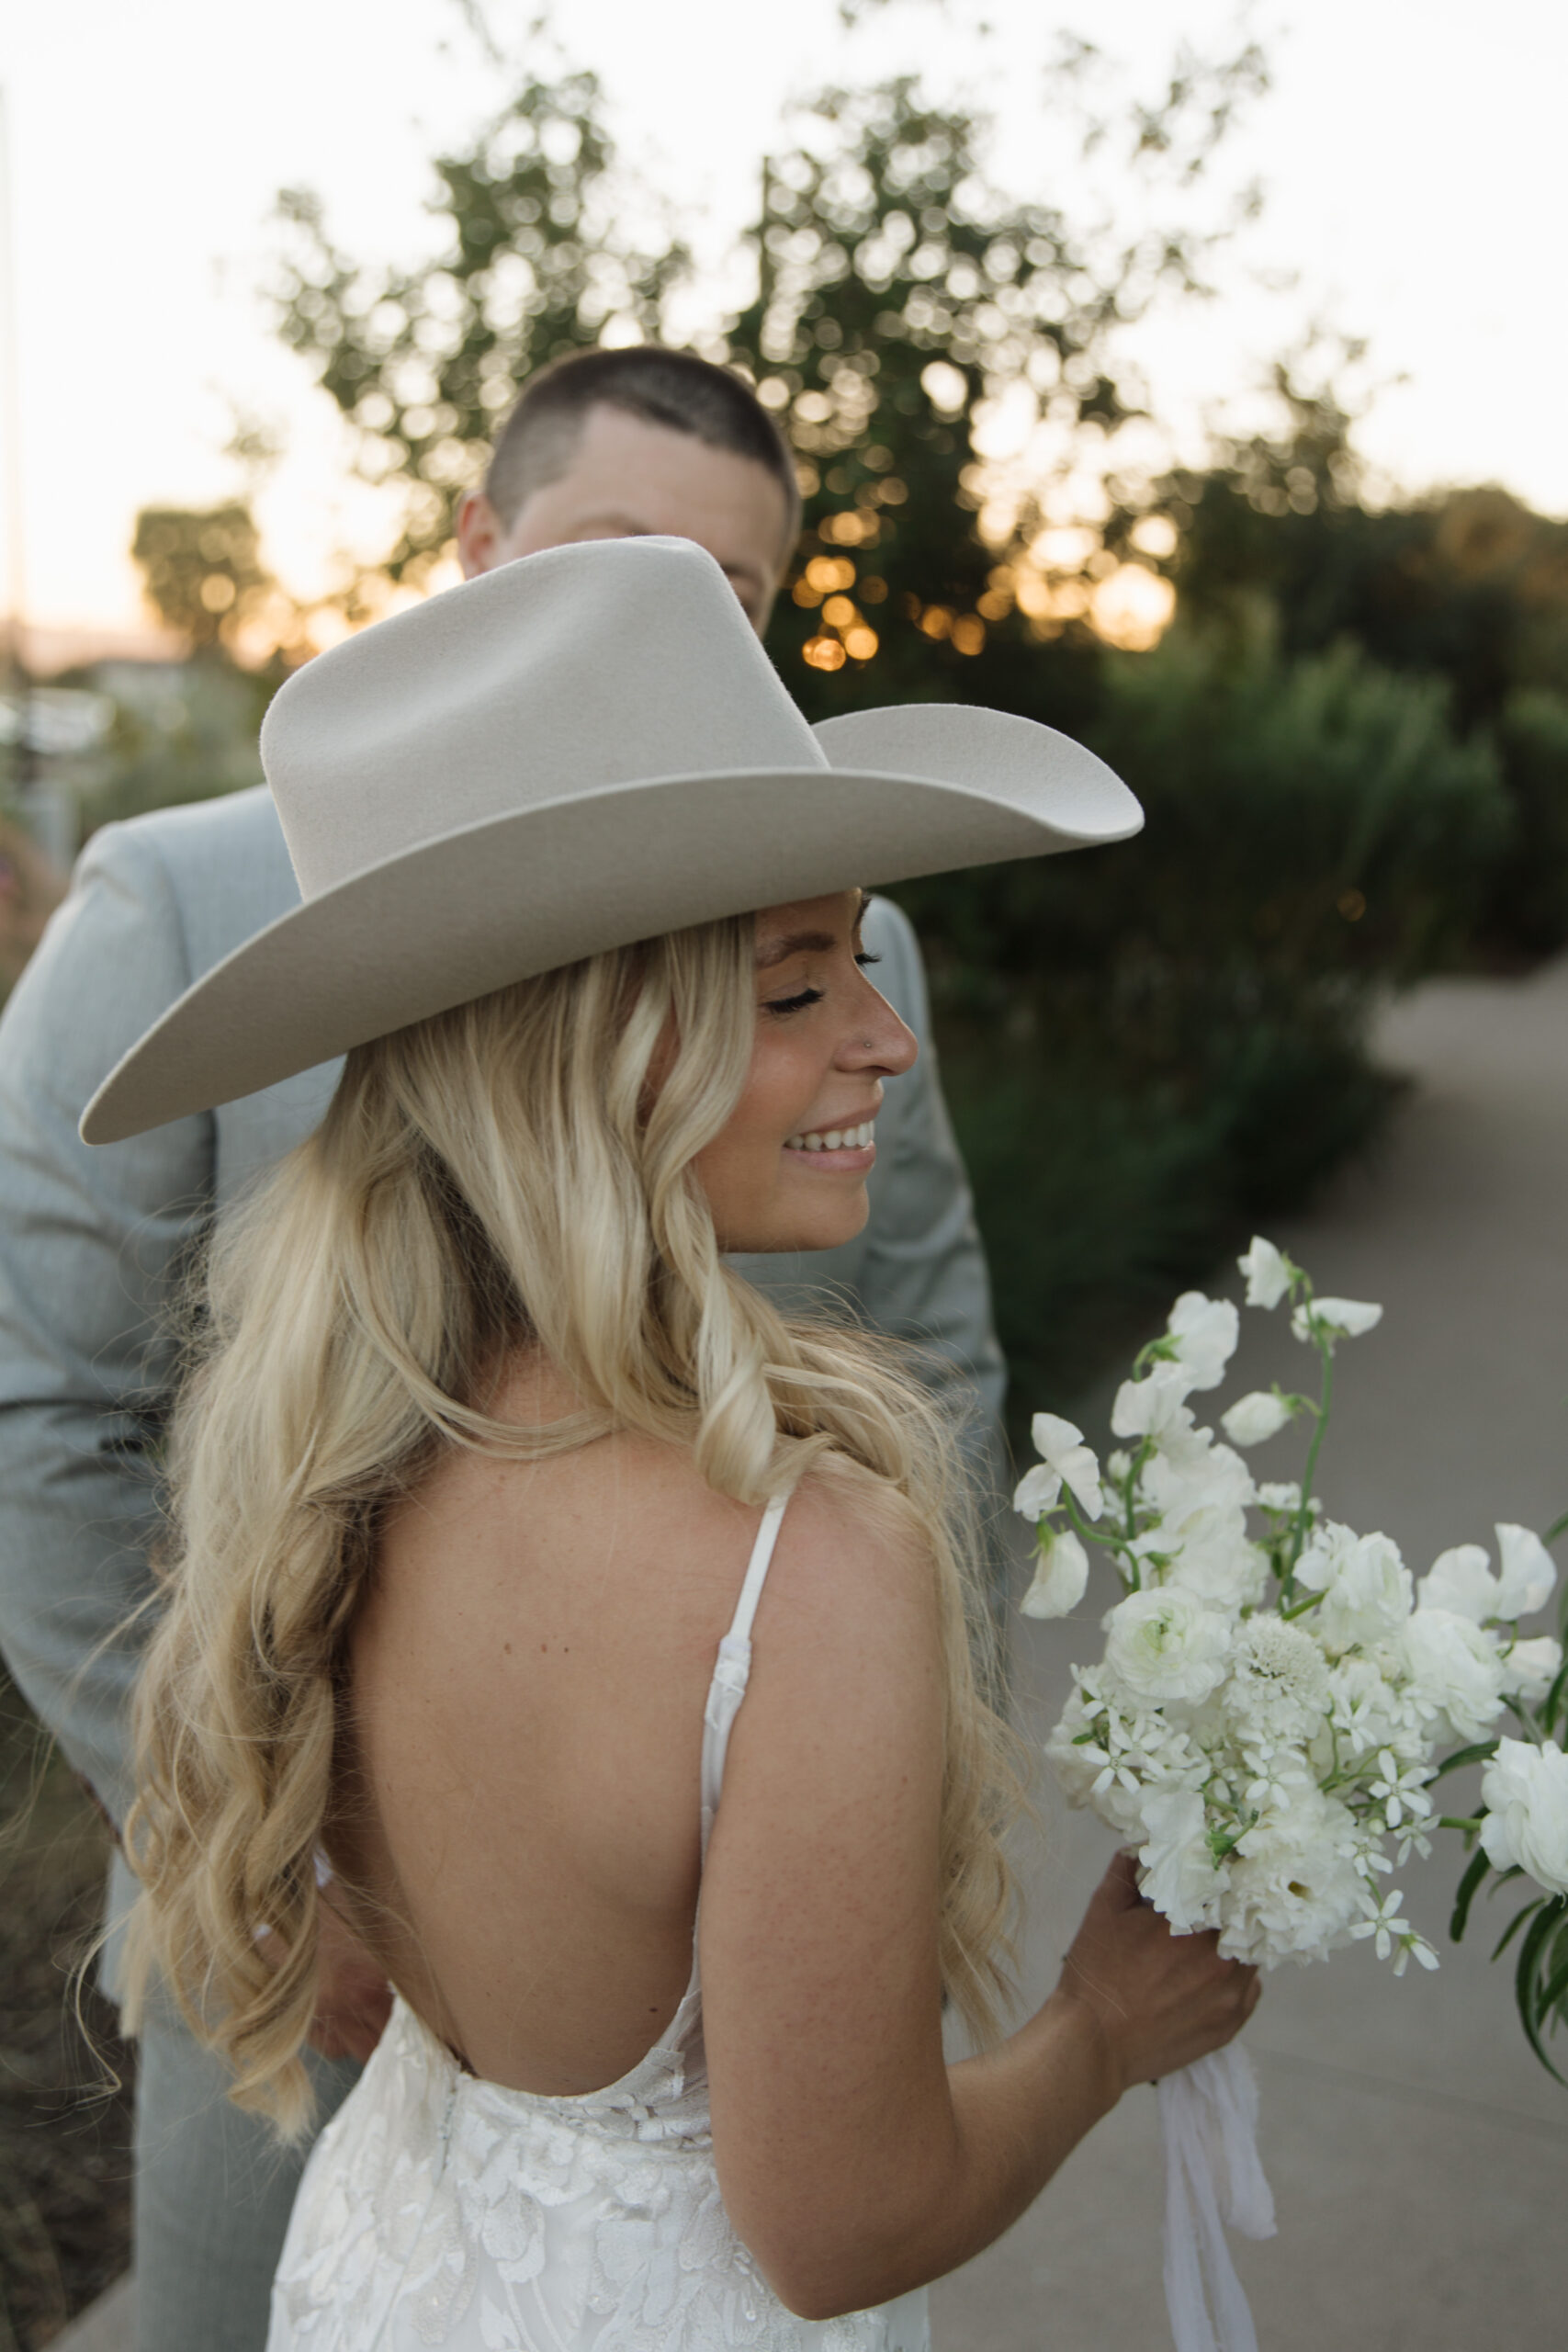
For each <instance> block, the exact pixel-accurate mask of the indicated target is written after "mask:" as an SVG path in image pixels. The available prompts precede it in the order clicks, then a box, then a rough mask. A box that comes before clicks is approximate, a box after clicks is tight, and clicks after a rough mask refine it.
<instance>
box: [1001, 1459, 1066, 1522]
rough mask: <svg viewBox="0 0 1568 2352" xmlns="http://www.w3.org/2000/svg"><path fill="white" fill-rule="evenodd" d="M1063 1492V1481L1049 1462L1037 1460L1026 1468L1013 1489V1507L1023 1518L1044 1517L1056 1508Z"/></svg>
mask: <svg viewBox="0 0 1568 2352" xmlns="http://www.w3.org/2000/svg"><path fill="white" fill-rule="evenodd" d="M1061 1492H1062V1481H1061V1479H1060V1478H1059V1477H1058V1476H1057V1475H1056V1473H1055V1470H1053V1469H1052V1467H1051V1465H1050V1464H1049V1463H1048V1462H1037V1463H1036V1464H1034V1467H1033V1469H1032V1470H1026V1471H1025V1472H1024V1474H1023V1476H1022V1477H1021V1479H1020V1480H1019V1482H1018V1485H1017V1487H1015V1489H1014V1490H1013V1498H1012V1507H1013V1509H1014V1510H1015V1511H1017V1512H1018V1514H1019V1516H1020V1518H1021V1519H1043V1518H1044V1516H1045V1514H1046V1512H1047V1511H1048V1510H1055V1507H1056V1502H1057V1499H1058V1498H1059V1497H1060V1495H1061Z"/></svg>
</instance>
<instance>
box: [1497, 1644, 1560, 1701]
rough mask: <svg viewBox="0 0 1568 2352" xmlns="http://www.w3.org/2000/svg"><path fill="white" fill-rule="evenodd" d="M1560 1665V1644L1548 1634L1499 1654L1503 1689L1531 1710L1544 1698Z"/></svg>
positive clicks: (1513, 1645)
mask: <svg viewBox="0 0 1568 2352" xmlns="http://www.w3.org/2000/svg"><path fill="white" fill-rule="evenodd" d="M1561 1668H1562V1643H1561V1642H1554V1641H1553V1640H1552V1638H1551V1634H1537V1636H1536V1638H1535V1639H1534V1641H1530V1642H1515V1643H1513V1644H1512V1645H1511V1646H1510V1647H1509V1648H1507V1649H1506V1650H1505V1651H1504V1653H1503V1688H1504V1689H1505V1690H1506V1691H1507V1692H1508V1693H1509V1695H1510V1696H1511V1697H1512V1698H1515V1699H1522V1700H1523V1701H1524V1702H1525V1704H1526V1706H1527V1707H1533V1706H1535V1705H1536V1703H1537V1702H1539V1701H1540V1700H1541V1699H1544V1698H1545V1696H1546V1694H1547V1692H1548V1691H1550V1690H1551V1686H1552V1684H1553V1683H1554V1682H1555V1681H1556V1679H1557V1677H1558V1674H1559V1672H1560V1670H1561Z"/></svg>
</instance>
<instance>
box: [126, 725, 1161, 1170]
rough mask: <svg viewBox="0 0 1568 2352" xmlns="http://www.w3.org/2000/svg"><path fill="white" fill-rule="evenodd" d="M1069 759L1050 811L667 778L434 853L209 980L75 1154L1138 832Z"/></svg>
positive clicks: (566, 805)
mask: <svg viewBox="0 0 1568 2352" xmlns="http://www.w3.org/2000/svg"><path fill="white" fill-rule="evenodd" d="M1038 731H1039V732H1040V733H1042V734H1043V733H1044V732H1045V730H1043V729H1041V730H1038ZM1056 741H1057V742H1058V743H1059V744H1060V745H1061V748H1062V750H1063V752H1071V753H1076V754H1077V758H1076V760H1074V759H1070V758H1069V759H1068V760H1067V761H1066V762H1065V763H1064V766H1065V767H1066V769H1067V771H1068V773H1065V774H1062V775H1060V776H1059V777H1058V778H1057V779H1056V780H1055V781H1056V784H1057V786H1058V789H1057V790H1056V791H1055V792H1053V790H1052V788H1051V786H1050V785H1049V784H1047V785H1046V786H1044V787H1043V788H1042V786H1041V785H1040V784H1039V783H1038V782H1036V783H1035V785H1034V787H1033V789H1032V791H1029V792H1028V793H1027V794H1020V793H1017V792H1015V791H1014V790H1012V789H1010V788H1009V785H1008V783H1003V784H1002V785H1001V786H1000V788H999V789H996V788H993V789H990V790H987V789H984V788H979V787H972V786H959V785H954V784H951V783H937V782H933V781H931V780H930V779H926V778H919V777H911V776H908V775H882V774H877V773H873V772H856V771H853V770H846V769H842V768H822V769H810V770H800V769H796V770H794V771H789V772H784V771H779V770H767V771H758V770H752V771H743V772H740V773H738V774H731V775H702V776H685V777H653V778H648V779H639V780H638V781H637V783H635V784H630V785H615V786H606V787H604V788H603V789H601V790H598V791H592V792H587V793H577V794H574V795H572V796H571V797H565V798H562V799H559V800H557V801H554V802H546V803H543V804H538V803H536V804H535V805H534V806H532V807H530V808H526V809H513V810H509V811H508V812H507V813H506V814H505V815H503V816H502V817H497V818H490V819H486V820H482V821H481V822H479V823H478V824H474V825H470V826H468V827H466V828H464V829H462V830H461V831H455V832H451V833H447V834H445V835H442V836H441V837H439V838H438V839H436V840H434V841H430V842H423V843H420V844H419V845H417V846H416V847H415V848H413V849H411V850H407V851H405V852H403V853H402V854H400V855H399V856H397V857H393V858H390V859H388V860H386V861H385V862H384V863H382V864H380V865H373V866H370V867H367V868H366V869H365V870H364V871H362V872H361V873H358V874H355V875H354V876H351V877H350V878H349V879H348V880H347V881H345V882H343V883H341V884H340V885H338V887H337V888H334V889H332V890H328V891H326V892H323V893H322V894H321V896H320V897H318V898H314V899H309V900H307V901H306V903H305V904H304V905H303V906H300V907H299V908H296V909H294V910H291V911H290V912H289V913H288V914H286V915H282V916H280V917H279V918H278V920H277V921H276V922H273V923H270V924H269V925H268V926H267V928H266V929H265V931H262V932H258V933H257V934H256V935H255V937H254V939H250V940H247V941H246V942H245V943H244V944H243V946H240V947H238V948H236V949H235V950H234V952H233V953H232V954H231V955H230V956H226V957H225V958H224V960H223V961H222V962H221V963H220V964H218V965H215V966H214V967H213V968H212V969H211V970H210V971H209V972H208V973H206V974H205V975H204V976H203V978H200V979H199V980H197V982H196V983H195V984H194V986H193V987H191V988H190V989H187V990H186V993H185V995H184V996H182V997H181V998H180V999H179V1000H178V1001H177V1002H176V1003H175V1004H174V1005H173V1006H171V1008H170V1009H169V1011H168V1012H166V1013H165V1014H164V1016H163V1018H162V1019H161V1020H160V1021H159V1022H158V1023H156V1024H155V1025H154V1026H153V1027H152V1029H150V1030H149V1031H148V1032H147V1034H146V1035H145V1036H143V1037H142V1038H141V1039H140V1040H139V1041H138V1043H137V1044H136V1045H135V1046H132V1047H131V1049H130V1052H129V1053H128V1054H127V1055H126V1056H125V1057H124V1058H123V1059H122V1060H121V1061H120V1062H119V1063H118V1066H117V1067H116V1068H115V1069H114V1070H113V1071H111V1073H110V1074H109V1076H108V1077H107V1079H106V1080H105V1081H104V1083H103V1085H102V1086H100V1087H99V1089H98V1091H97V1092H96V1094H95V1095H94V1097H93V1100H92V1102H91V1103H89V1104H88V1106H87V1109H86V1111H85V1114H84V1115H83V1119H82V1128H81V1132H82V1135H83V1136H84V1138H85V1141H86V1142H88V1143H92V1144H107V1143H118V1142H120V1141H122V1140H123V1139H124V1138H125V1137H127V1136H134V1135H140V1134H141V1133H143V1132H144V1131H145V1130H146V1129H148V1128H149V1127H155V1126H162V1125H164V1123H165V1122H166V1121H169V1120H173V1119H179V1118H185V1117H187V1116H189V1115H190V1114H192V1113H195V1112H198V1111H207V1110H212V1109H215V1108H216V1107H217V1106H218V1105H219V1104H220V1103H231V1102H233V1101H235V1100H236V1099H237V1098H238V1097H239V1096H241V1095H244V1094H253V1093H255V1092H257V1091H259V1090H260V1089H261V1088H263V1087H267V1086H274V1085H276V1084H278V1083H279V1082H280V1081H281V1080H284V1079H288V1078H292V1077H294V1076H295V1075H296V1074H297V1073H299V1071H301V1070H306V1069H314V1068H315V1067H316V1066H317V1065H318V1064H320V1063H322V1062H327V1061H332V1060H333V1059H334V1058H335V1057H337V1056H339V1055H340V1054H344V1053H346V1052H347V1051H348V1050H349V1048H350V1047H351V1046H358V1045H363V1044H365V1043H366V1042H367V1040H368V1039H370V1038H372V1037H381V1036H386V1035H389V1034H390V1033H391V1032H392V1031H393V1030H396V1029H401V1028H405V1027H407V1026H408V1025H409V1024H410V1023H413V1022H416V1021H423V1020H428V1019H429V1018H430V1017H431V1016H432V1015H434V1014H435V1013H438V1012H446V1011H448V1010H449V1009H450V1008H451V1007H452V1006H454V1005H458V1004H465V1003H467V1002H468V1001H470V1000H471V999H473V998H476V997H480V996H486V995H488V994H490V992H491V990H492V989H498V988H503V987H505V986H506V985H507V984H508V983H509V982H511V981H513V980H521V979H526V978H530V977H531V976H532V975H534V974H535V973H538V972H547V971H551V970H553V969H554V968H555V967H557V966H558V965H562V964H571V963H576V962H577V961H578V960H579V959H580V958H581V957H583V956H590V955H593V954H596V953H598V952H600V951H601V950H604V949H607V948H613V947H620V946H626V945H628V944H630V943H631V942H633V941H635V940H637V939H646V938H650V937H653V936H655V935H657V934H659V933H663V932H668V931H680V930H683V929H685V928H686V927H687V926H688V925H689V924H692V923H699V922H712V921H714V920H716V918H718V917H720V916H724V915H731V914H740V913H747V912H750V910H752V909H754V908H761V907H767V906H781V905H785V904H788V903H789V902H790V901H792V900H794V899H811V898H818V897H821V896H824V895H825V894H827V893H828V892H829V891H832V890H838V889H842V888H847V887H849V886H850V885H851V884H852V883H855V882H863V883H865V884H867V885H871V884H880V883H889V882H901V881H908V880H911V879H913V877H914V876H917V875H921V874H938V873H942V872H944V871H946V870H948V869H949V868H953V867H957V866H965V865H990V864H994V863H998V862H1001V861H1004V860H1010V859H1014V858H1023V857H1039V856H1043V855H1047V854H1050V853H1052V852H1053V851H1058V850H1067V849H1079V848H1086V847H1089V846H1090V845H1091V844H1093V843H1096V842H1113V841H1121V840H1124V839H1126V838H1127V836H1128V835H1129V834H1132V833H1134V832H1136V831H1138V829H1139V827H1140V825H1141V824H1142V822H1143V817H1142V813H1141V811H1140V810H1139V808H1138V804H1137V802H1136V801H1135V800H1134V797H1133V796H1132V794H1131V793H1130V792H1129V791H1128V790H1127V789H1126V786H1124V785H1122V783H1121V782H1120V781H1119V779H1118V778H1116V777H1115V776H1114V775H1112V774H1111V771H1110V770H1109V769H1108V768H1106V767H1104V766H1103V765H1102V763H1100V761H1099V760H1097V759H1095V758H1094V757H1093V755H1092V754H1091V753H1089V752H1084V751H1082V750H1081V748H1080V747H1079V746H1077V745H1070V746H1069V745H1068V744H1067V743H1066V740H1065V739H1062V738H1057V739H1056ZM1079 763H1081V765H1080V764H1079ZM1053 801H1055V802H1056V803H1057V804H1058V809H1059V813H1055V812H1053V811H1052V808H1051V804H1052V803H1053ZM1026 803H1027V804H1029V805H1025V804H1026ZM585 885H586V887H585Z"/></svg>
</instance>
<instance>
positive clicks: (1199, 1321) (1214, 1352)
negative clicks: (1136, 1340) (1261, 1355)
mask: <svg viewBox="0 0 1568 2352" xmlns="http://www.w3.org/2000/svg"><path fill="white" fill-rule="evenodd" d="M1166 1329H1167V1331H1168V1334H1169V1336H1170V1338H1171V1340H1173V1342H1174V1343H1175V1347H1176V1358H1177V1362H1178V1363H1184V1364H1185V1365H1186V1366H1187V1368H1188V1370H1189V1371H1190V1373H1191V1374H1192V1382H1191V1385H1192V1386H1193V1387H1194V1388H1217V1387H1218V1386H1219V1385H1220V1383H1221V1381H1222V1380H1223V1379H1224V1376H1225V1366H1226V1364H1228V1363H1229V1362H1230V1360H1231V1358H1232V1356H1233V1355H1235V1343H1236V1340H1237V1339H1238V1337H1239V1336H1240V1331H1241V1317H1240V1316H1239V1315H1238V1314H1237V1313H1236V1311H1235V1307H1234V1306H1232V1305H1231V1303H1230V1300H1229V1299H1228V1298H1205V1297H1204V1295H1203V1294H1202V1292H1201V1290H1184V1291H1183V1292H1182V1294H1181V1296H1180V1297H1179V1299H1178V1300H1177V1302H1176V1305H1175V1306H1173V1307H1172V1308H1171V1310H1170V1318H1169V1320H1168V1323H1167V1325H1166Z"/></svg>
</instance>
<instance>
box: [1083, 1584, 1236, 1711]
mask: <svg viewBox="0 0 1568 2352" xmlns="http://www.w3.org/2000/svg"><path fill="white" fill-rule="evenodd" d="M1105 1630H1106V1643H1105V1663H1106V1666H1107V1668H1109V1669H1110V1671H1111V1675H1112V1676H1113V1677H1114V1679H1116V1681H1117V1682H1119V1683H1120V1684H1121V1685H1122V1689H1123V1690H1125V1691H1130V1692H1131V1693H1132V1695H1133V1696H1134V1698H1137V1699H1143V1700H1147V1701H1149V1702H1152V1703H1153V1704H1154V1705H1156V1706H1158V1705H1160V1704H1162V1703H1163V1702H1168V1701H1169V1700H1173V1699H1184V1700H1187V1701H1189V1702H1197V1701H1198V1700H1200V1699H1206V1698H1207V1697H1208V1695H1209V1693H1210V1691H1213V1690H1214V1689H1215V1688H1216V1687H1217V1686H1218V1684H1219V1683H1220V1682H1221V1681H1222V1680H1223V1679H1224V1671H1225V1654H1226V1652H1227V1650H1228V1649H1229V1647H1230V1638H1231V1631H1230V1624H1229V1621H1228V1620H1227V1619H1226V1618H1224V1617H1222V1616H1221V1615H1220V1614H1219V1612H1218V1611H1215V1610H1213V1609H1208V1608H1205V1606H1204V1605H1203V1603H1202V1602H1201V1600H1198V1599H1197V1597H1196V1596H1195V1595H1194V1594H1192V1593H1188V1592H1183V1591H1181V1590H1180V1589H1179V1588H1177V1587H1175V1586H1171V1585H1163V1586H1161V1587H1159V1588H1158V1589H1156V1590H1155V1591H1153V1592H1132V1593H1129V1594H1128V1596H1127V1598H1126V1600H1122V1601H1119V1602H1118V1603H1117V1605H1116V1607H1115V1608H1114V1609H1112V1610H1111V1612H1110V1614H1109V1615H1108V1617H1107V1618H1106V1620H1105Z"/></svg>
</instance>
